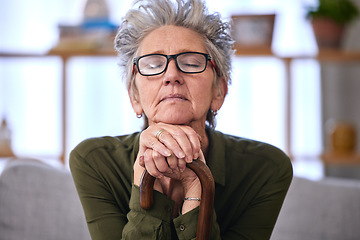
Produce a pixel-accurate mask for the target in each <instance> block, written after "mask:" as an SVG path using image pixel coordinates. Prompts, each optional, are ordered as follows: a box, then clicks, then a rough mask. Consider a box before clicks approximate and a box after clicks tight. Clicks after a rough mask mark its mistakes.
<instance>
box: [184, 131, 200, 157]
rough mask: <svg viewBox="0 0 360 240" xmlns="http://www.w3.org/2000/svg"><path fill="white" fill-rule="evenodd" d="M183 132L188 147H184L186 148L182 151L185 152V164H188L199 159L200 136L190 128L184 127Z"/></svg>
mask: <svg viewBox="0 0 360 240" xmlns="http://www.w3.org/2000/svg"><path fill="white" fill-rule="evenodd" d="M183 131H184V133H185V134H186V137H187V141H188V142H189V144H190V147H189V146H188V145H186V146H187V149H186V150H185V149H183V150H184V151H185V152H186V158H185V160H186V162H188V163H190V162H192V160H193V159H197V158H198V157H199V154H200V151H201V141H200V136H199V135H198V134H197V133H196V132H195V131H194V129H192V128H191V127H184V128H183ZM181 146H183V145H181ZM184 146H185V145H184Z"/></svg>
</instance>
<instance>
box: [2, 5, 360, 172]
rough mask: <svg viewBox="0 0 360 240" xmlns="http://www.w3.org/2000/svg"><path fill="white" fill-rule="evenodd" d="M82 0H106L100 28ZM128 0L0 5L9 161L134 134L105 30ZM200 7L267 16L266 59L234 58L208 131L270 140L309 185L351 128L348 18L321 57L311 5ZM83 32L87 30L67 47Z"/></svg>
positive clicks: (357, 33)
mask: <svg viewBox="0 0 360 240" xmlns="http://www.w3.org/2000/svg"><path fill="white" fill-rule="evenodd" d="M90 2H93V3H96V2H102V3H105V4H106V7H105V8H103V9H102V11H100V12H98V14H100V15H99V16H100V17H105V18H101V21H103V20H104V19H105V20H104V21H105V22H100V23H99V22H97V23H94V22H93V21H92V20H94V19H92V18H91V14H92V13H93V12H92V11H95V12H96V11H98V10H96V9H95V10H94V9H92V8H91V7H90V6H89V3H90ZM131 2H132V1H130V0H121V1H120V0H106V1H95V0H93V1H91V0H90V1H86V0H61V1H59V0H32V1H25V0H11V1H10V0H0V119H6V123H7V125H6V131H5V130H3V135H2V136H3V139H5V138H6V139H8V136H11V139H10V142H11V149H12V152H13V153H14V154H15V155H16V156H26V157H33V158H37V159H41V160H44V161H45V162H48V163H52V164H55V165H60V166H62V165H63V164H65V166H67V163H68V155H69V152H70V151H71V149H73V148H74V147H75V146H76V145H77V144H78V143H79V142H81V141H82V140H84V139H86V138H89V137H97V136H104V135H112V136H114V135H122V134H128V133H131V132H134V131H139V130H140V129H141V125H142V120H139V119H137V118H136V114H135V113H134V112H133V110H132V108H131V105H130V103H129V100H128V96H127V92H126V90H125V85H124V83H123V81H122V77H121V76H122V73H121V72H119V70H118V68H117V63H116V57H115V55H114V54H113V53H112V50H111V48H112V46H111V41H112V39H111V36H112V33H113V32H112V31H113V30H114V29H116V26H118V25H119V24H120V22H121V18H122V16H123V15H124V13H125V12H126V11H127V9H128V8H129V7H130V6H131ZM206 2H207V5H208V8H209V10H210V11H218V12H220V13H221V15H222V17H223V18H225V19H230V18H231V17H232V16H234V15H249V14H251V15H257V14H261V15H263V14H275V15H276V18H275V22H274V28H273V35H272V43H271V51H270V53H269V52H267V51H260V52H256V51H254V52H252V51H249V52H246V53H244V52H242V51H241V50H238V51H237V55H236V56H235V57H234V59H233V72H232V85H231V86H230V87H229V94H228V96H227V99H226V101H225V104H224V106H223V108H222V109H221V110H220V111H219V115H218V120H217V123H218V124H217V129H218V130H220V131H223V132H225V133H229V134H233V135H238V136H242V137H246V138H252V139H256V140H259V141H264V142H268V143H270V144H273V145H275V146H277V147H279V148H281V149H282V150H284V151H285V152H287V153H288V154H289V155H290V156H291V157H292V159H293V163H294V170H295V174H297V175H302V176H306V177H309V178H321V177H322V176H323V175H324V164H323V161H322V158H321V156H322V155H323V154H324V153H325V152H326V151H327V149H328V148H329V144H330V140H329V137H330V134H331V133H330V132H331V129H333V128H332V126H334V124H336V123H338V122H341V123H343V122H344V123H349V124H351V125H352V126H353V127H354V129H355V132H358V130H359V128H360V109H359V106H358V105H359V104H358V103H359V102H360V81H359V80H360V79H359V78H360V77H359V76H360V70H359V69H360V67H359V66H360V65H359V64H360V57H359V56H360V22H359V19H358V18H357V19H355V20H354V21H353V22H352V23H351V24H349V25H348V26H347V28H346V30H345V32H344V37H343V39H342V42H341V46H339V47H338V48H337V49H332V50H331V51H328V52H331V54H328V55H326V56H327V57H323V58H321V57H318V56H320V55H319V52H320V50H319V49H320V48H319V47H318V45H317V42H316V39H315V36H314V32H313V28H312V25H311V21H310V19H308V18H307V17H306V15H307V11H308V9H309V8H311V7H313V8H315V7H317V6H318V4H319V3H318V1H317V0H287V1H284V0H242V1H238V0H222V1H216V0H207V1H206ZM353 2H354V3H355V4H356V5H357V6H360V0H356V1H355V0H354V1H353ZM97 24H100V25H101V30H99V28H97V27H98V25H97ZM84 28H85V29H97V30H99V31H97V32H96V34H94V33H93V32H92V33H91V34H89V33H86V34H88V35H86V34H85V35H86V38H84V37H79V38H77V41H75V42H72V43H69V41H70V40H69V38H71V36H73V35H76V34H77V32H76V31H83V29H84ZM104 29H105V30H106V31H105V30H104ZM69 36H70V37H69ZM60 39H62V41H60ZM109 39H110V40H109ZM96 48H99V49H102V50H100V51H96ZM94 49H95V50H94ZM3 128H4V125H3ZM9 131H10V132H9ZM5 132H6V134H5ZM8 142H9V141H8ZM359 150H360V148H359V144H358V143H356V144H355V151H359ZM0 161H1V160H0Z"/></svg>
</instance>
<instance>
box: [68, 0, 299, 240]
mask: <svg viewBox="0 0 360 240" xmlns="http://www.w3.org/2000/svg"><path fill="white" fill-rule="evenodd" d="M136 4H137V5H136ZM136 4H135V5H134V8H133V9H131V10H130V11H129V12H128V13H127V15H126V16H125V18H124V21H123V23H122V25H121V27H120V29H119V32H118V34H117V36H116V39H115V45H116V46H115V47H116V50H117V52H118V55H119V61H120V64H119V65H120V66H121V67H122V68H124V72H125V78H126V83H127V89H128V93H129V97H130V101H131V104H132V107H133V109H134V111H135V113H136V114H137V116H138V117H143V118H144V121H145V126H144V129H143V131H142V132H137V133H133V134H130V135H126V136H118V137H103V138H95V139H88V140H85V141H84V142H82V143H80V144H79V145H78V146H77V147H76V148H75V149H74V150H73V151H72V153H71V156H70V167H71V171H72V174H73V178H74V181H75V184H76V188H77V191H78V193H79V196H80V199H81V203H82V206H83V208H84V211H85V216H86V220H87V223H88V227H89V230H90V234H91V236H92V238H93V239H106V240H110V239H137V240H140V239H142V240H143V239H166V240H168V239H193V238H195V237H196V228H197V218H198V212H199V207H198V206H199V204H200V202H201V199H200V196H201V185H200V182H199V179H198V178H197V176H196V175H195V174H194V173H193V172H192V171H191V170H190V169H188V168H186V163H189V162H192V161H193V159H196V158H200V159H201V160H202V161H204V162H205V163H206V164H207V166H208V167H209V168H210V170H211V172H212V175H213V177H214V180H215V203H214V210H213V212H214V217H213V222H212V229H211V239H269V238H270V235H271V232H272V230H273V227H274V225H275V222H276V219H277V217H278V214H279V211H280V208H281V205H282V203H283V200H284V197H285V195H286V192H287V189H288V187H289V185H290V182H291V179H292V167H291V163H290V161H289V159H288V157H287V156H286V155H285V154H284V153H283V152H282V151H280V150H279V149H277V148H275V147H273V146H270V145H268V144H265V143H261V142H257V141H253V140H249V139H244V138H241V137H235V136H230V135H226V134H223V133H221V132H218V131H215V130H214V127H215V116H216V114H217V111H218V110H219V109H220V107H221V106H222V104H223V102H224V98H225V96H226V94H227V87H228V83H229V82H230V68H231V66H230V65H231V56H232V54H233V50H232V39H231V37H230V36H229V25H228V24H227V23H224V22H222V20H221V18H220V16H219V15H218V14H210V13H208V11H207V9H206V8H205V6H204V4H203V2H202V1H201V0H189V1H186V2H184V1H182V0H176V2H175V3H172V2H171V1H169V0H142V1H141V0H140V1H136ZM136 6H137V7H136ZM144 169H147V171H148V172H149V173H150V174H151V175H152V176H154V177H156V181H155V185H154V189H155V191H154V202H155V203H154V205H153V207H152V208H151V209H150V210H144V209H142V208H141V207H140V204H139V184H140V178H141V175H142V173H143V171H144Z"/></svg>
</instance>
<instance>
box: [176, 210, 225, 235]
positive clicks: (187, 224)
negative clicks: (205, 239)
mask: <svg viewBox="0 0 360 240" xmlns="http://www.w3.org/2000/svg"><path fill="white" fill-rule="evenodd" d="M198 216H199V207H197V208H194V209H193V210H191V211H190V212H188V213H186V214H184V215H180V216H179V217H177V218H175V219H174V225H175V229H176V233H177V236H178V238H179V239H180V240H189V239H191V240H195V239H196V232H197V222H198ZM220 239H221V237H220V228H219V224H218V223H217V222H216V213H215V209H214V210H213V218H212V223H211V230H210V240H220Z"/></svg>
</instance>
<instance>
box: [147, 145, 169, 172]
mask: <svg viewBox="0 0 360 240" xmlns="http://www.w3.org/2000/svg"><path fill="white" fill-rule="evenodd" d="M152 158H153V161H154V163H155V166H156V168H157V169H158V171H159V172H160V173H161V174H163V173H173V170H172V169H171V167H170V166H169V164H168V161H167V158H165V157H164V156H162V155H161V154H160V153H158V152H156V151H154V150H153V151H152Z"/></svg>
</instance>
